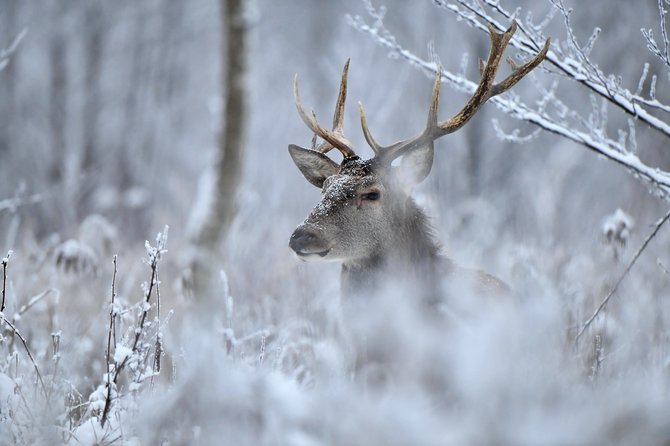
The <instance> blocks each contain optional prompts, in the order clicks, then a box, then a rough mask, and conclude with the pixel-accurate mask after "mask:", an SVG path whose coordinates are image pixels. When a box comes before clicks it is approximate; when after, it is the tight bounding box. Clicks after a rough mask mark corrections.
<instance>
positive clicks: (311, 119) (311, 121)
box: [293, 60, 356, 158]
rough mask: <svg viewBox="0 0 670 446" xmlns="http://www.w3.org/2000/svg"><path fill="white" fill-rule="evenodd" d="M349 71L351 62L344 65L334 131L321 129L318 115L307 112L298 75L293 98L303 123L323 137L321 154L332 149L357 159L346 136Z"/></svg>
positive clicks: (346, 156)
mask: <svg viewBox="0 0 670 446" xmlns="http://www.w3.org/2000/svg"><path fill="white" fill-rule="evenodd" d="M348 71H349V60H347V63H346V64H344V69H343V70H342V80H341V81H340V93H339V94H338V96H337V103H336V104H335V113H334V115H333V130H332V131H329V130H326V129H324V128H323V127H321V126H320V125H319V123H318V121H317V120H316V115H315V114H314V112H313V111H312V114H311V115H308V114H307V113H306V112H305V108H304V107H303V105H302V102H301V101H300V95H299V94H298V75H297V74H296V76H295V80H294V82H293V96H294V98H295V105H296V107H297V108H298V114H299V115H300V117H301V118H302V120H303V122H304V123H305V125H306V126H307V127H309V129H310V130H311V131H313V132H314V134H316V135H318V136H319V137H321V138H322V139H323V140H324V142H323V143H322V144H321V145H320V146H319V147H318V148H317V149H316V150H318V151H319V152H321V153H328V152H329V151H330V150H332V149H337V150H339V151H340V152H341V153H342V155H343V156H344V157H345V158H351V157H355V156H356V153H354V150H353V149H352V147H351V143H350V142H349V141H348V140H347V138H346V137H345V136H344V134H343V131H344V102H345V101H346V99H347V73H348Z"/></svg>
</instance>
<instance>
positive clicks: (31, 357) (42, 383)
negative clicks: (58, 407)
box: [2, 317, 49, 403]
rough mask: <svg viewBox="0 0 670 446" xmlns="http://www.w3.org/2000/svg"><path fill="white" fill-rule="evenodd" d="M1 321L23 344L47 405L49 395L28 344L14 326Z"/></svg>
mask: <svg viewBox="0 0 670 446" xmlns="http://www.w3.org/2000/svg"><path fill="white" fill-rule="evenodd" d="M2 321H3V322H4V323H5V324H7V325H8V326H9V328H11V329H12V331H13V332H14V334H15V335H16V336H17V337H18V338H19V339H20V340H21V343H23V348H25V350H26V353H27V354H28V358H30V362H32V363H33V367H34V368H35V373H36V374H37V378H38V379H39V381H40V384H41V385H42V391H43V392H44V397H45V398H47V403H48V400H49V393H48V392H47V386H46V385H44V380H43V379H42V374H41V373H40V369H39V368H38V367H37V363H36V362H35V358H34V357H33V354H32V353H30V349H29V348H28V342H27V341H26V338H24V337H23V335H22V334H21V332H20V331H19V330H17V329H16V326H14V324H12V323H11V322H9V321H8V320H7V319H6V318H4V317H3V318H2Z"/></svg>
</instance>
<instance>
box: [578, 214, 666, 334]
mask: <svg viewBox="0 0 670 446" xmlns="http://www.w3.org/2000/svg"><path fill="white" fill-rule="evenodd" d="M668 219H670V210H668V212H666V214H665V215H664V216H663V218H661V219H660V220H659V221H657V222H656V225H655V226H654V229H653V231H651V234H649V236H647V238H646V239H645V240H644V242H643V243H642V246H640V248H639V249H638V250H637V252H636V253H635V255H634V256H633V259H632V260H631V261H630V263H629V264H628V266H627V267H626V269H625V270H624V272H623V274H621V276H620V277H619V280H617V282H616V284H614V287H613V288H612V290H611V291H610V292H609V293H608V294H607V296H606V297H605V298H604V299H603V301H602V302H600V305H598V308H596V310H595V311H594V312H593V314H592V315H591V317H590V318H588V319H587V320H586V322H584V324H583V325H582V328H580V329H579V332H578V333H577V336H575V345H577V343H578V342H579V338H580V337H581V336H582V334H584V331H586V329H587V328H589V326H590V325H591V324H592V323H593V321H594V320H595V318H596V317H597V316H598V315H599V314H600V312H601V311H602V310H603V309H604V308H605V306H606V305H607V303H608V302H609V300H610V298H611V297H612V296H613V295H614V293H615V292H616V290H617V289H618V288H619V285H621V282H623V279H625V278H626V276H627V275H628V273H629V272H630V270H631V269H632V268H633V265H635V262H637V259H638V258H639V257H640V255H642V252H644V250H645V249H646V248H647V245H649V242H650V241H651V240H652V239H653V238H654V237H655V236H656V234H657V233H658V231H659V229H661V226H663V225H664V224H665V222H666V221H668Z"/></svg>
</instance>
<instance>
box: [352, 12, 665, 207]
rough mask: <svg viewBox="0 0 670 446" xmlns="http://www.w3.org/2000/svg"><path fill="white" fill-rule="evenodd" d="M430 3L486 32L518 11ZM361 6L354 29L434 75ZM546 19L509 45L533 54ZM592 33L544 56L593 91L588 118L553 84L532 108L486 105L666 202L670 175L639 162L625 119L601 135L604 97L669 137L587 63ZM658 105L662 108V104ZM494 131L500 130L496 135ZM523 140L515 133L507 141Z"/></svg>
mask: <svg viewBox="0 0 670 446" xmlns="http://www.w3.org/2000/svg"><path fill="white" fill-rule="evenodd" d="M550 1H551V3H552V4H553V5H554V6H555V9H556V10H557V11H558V12H560V13H561V14H562V15H563V18H564V21H565V23H566V25H568V26H569V24H570V21H569V14H570V11H569V10H567V9H565V7H564V6H563V3H562V1H561V0H550ZM434 3H435V4H436V5H437V6H439V7H441V8H444V9H446V10H448V11H450V12H453V13H455V14H457V15H458V17H459V18H460V19H462V20H463V21H465V22H466V23H467V24H468V25H470V26H472V27H474V28H476V29H479V30H482V31H486V32H488V27H489V26H491V27H492V28H494V29H496V30H504V29H506V26H504V25H503V24H501V23H499V22H498V21H497V20H495V18H494V17H493V15H492V14H493V13H495V14H498V15H501V16H502V17H503V18H504V19H505V20H507V21H508V20H516V19H517V18H518V16H519V15H520V13H521V11H520V10H518V9H517V10H516V11H514V12H513V13H511V12H509V11H507V10H505V9H503V8H502V6H501V5H500V3H499V1H497V0H481V1H466V0H458V1H456V2H448V1H443V0H435V1H434ZM364 4H365V5H366V9H367V12H368V14H369V16H370V20H371V23H368V22H367V21H366V19H364V18H362V17H360V16H355V17H351V16H350V17H348V20H349V23H350V24H351V25H352V26H353V27H354V28H356V29H357V30H359V31H361V32H363V33H366V34H368V35H369V36H370V37H371V38H372V39H373V40H374V41H375V42H376V43H378V44H379V45H381V46H382V47H384V48H386V49H387V50H389V51H390V53H392V54H393V55H394V56H397V57H399V58H401V59H403V60H405V61H407V62H408V63H410V64H411V65H413V66H415V67H417V68H420V69H422V70H423V71H425V72H426V73H427V74H432V73H434V72H435V69H436V64H435V63H434V62H432V61H429V60H427V59H424V58H421V57H419V56H417V55H416V54H414V53H412V52H411V51H409V50H408V49H406V48H404V47H403V46H402V45H401V44H400V43H398V41H397V39H396V38H395V37H394V36H393V34H392V33H391V32H390V31H389V30H388V29H387V28H386V27H385V25H384V22H383V18H384V14H385V10H384V8H383V7H380V8H375V7H374V6H373V5H372V4H371V3H370V1H369V0H364ZM482 5H486V6H488V7H489V8H490V10H491V11H492V13H487V11H486V10H485V9H484V7H483V6H482ZM553 14H555V12H554V13H553ZM551 17H552V16H551V14H550V15H549V16H548V17H547V18H545V19H544V20H543V21H541V22H540V23H534V22H533V21H532V18H531V17H530V16H528V17H527V18H526V19H525V20H524V21H519V22H518V29H519V30H520V33H518V36H514V38H513V39H512V40H511V43H510V44H511V45H512V46H513V47H515V48H516V49H518V50H520V51H521V52H522V53H523V54H524V55H526V56H529V55H533V54H535V53H536V52H537V51H538V49H539V48H541V46H542V44H543V42H544V40H545V39H546V36H545V35H544V34H543V28H544V27H545V26H546V25H547V24H548V22H549V21H550V20H551ZM597 34H598V33H597V32H594V33H593V35H592V37H591V39H589V42H588V43H587V45H585V46H583V47H580V46H579V45H578V44H577V40H576V38H575V37H574V35H573V33H572V31H571V30H569V31H568V39H567V43H566V44H565V45H564V46H565V47H566V48H567V49H566V50H564V49H563V48H561V45H552V48H551V50H550V51H549V52H548V53H547V57H546V58H547V60H548V61H549V62H550V64H551V65H553V66H554V67H556V68H558V69H559V73H560V74H562V77H568V78H570V79H573V80H575V81H577V82H579V83H580V84H582V85H584V86H586V87H587V88H589V90H591V91H592V92H593V94H594V95H593V96H592V98H591V109H590V113H589V114H588V115H587V116H583V115H582V114H581V113H579V112H577V111H576V110H573V109H571V108H570V107H568V106H566V105H565V104H564V103H563V102H562V101H561V100H560V99H559V98H558V97H557V96H556V94H555V89H556V86H555V84H554V85H552V87H551V88H549V89H543V88H541V92H542V93H543V94H542V97H541V98H540V99H539V100H538V101H537V103H536V104H535V106H530V105H528V104H526V103H524V102H523V101H522V100H521V99H520V98H519V97H518V96H516V95H515V94H514V92H509V93H507V94H504V95H500V96H496V97H493V98H491V99H490V102H492V103H493V104H495V105H496V107H498V109H500V110H501V111H503V112H504V113H506V114H508V115H510V116H511V117H513V118H515V119H518V120H521V121H525V122H528V123H530V124H533V125H534V126H537V127H539V128H541V129H543V130H546V131H549V132H551V133H555V134H557V135H560V136H562V137H564V138H566V139H569V140H571V141H574V142H577V143H579V144H581V145H583V146H585V147H587V148H589V149H590V150H593V151H594V152H596V153H598V154H600V155H602V156H604V157H606V158H608V159H610V160H612V161H614V162H616V163H618V164H620V165H622V166H624V167H625V168H627V169H628V170H630V171H631V172H632V173H633V174H634V175H635V176H638V177H640V178H643V179H644V180H646V181H647V182H648V183H650V184H651V186H652V189H653V192H654V193H655V194H656V195H658V196H660V197H663V198H665V199H668V198H670V173H668V172H665V171H662V170H659V169H658V168H655V167H651V166H649V165H647V164H645V163H644V162H642V161H641V160H640V159H639V157H638V156H637V154H636V145H637V144H636V141H635V126H634V121H633V120H632V119H631V120H629V121H628V126H627V128H625V129H619V130H618V131H617V137H616V138H613V137H610V136H608V134H607V131H606V127H607V126H606V124H607V113H606V106H605V104H600V103H599V102H598V101H597V100H596V99H597V97H598V96H600V97H602V98H604V100H606V101H607V102H608V103H613V104H615V105H617V106H618V107H620V108H621V109H622V110H623V111H624V112H625V113H627V114H629V115H631V118H635V119H639V120H642V121H644V122H645V123H646V124H648V125H649V126H651V127H652V128H654V129H656V130H658V131H659V132H661V133H663V134H665V135H667V136H670V125H669V124H668V123H665V122H664V121H662V120H660V119H658V118H656V117H654V116H652V115H651V114H649V113H648V112H647V111H646V110H645V109H644V108H643V107H642V105H645V104H644V101H643V100H641V98H640V97H639V96H637V95H635V94H633V93H631V92H630V91H629V90H627V89H625V88H623V87H622V86H621V83H620V81H619V80H618V79H617V78H616V77H615V76H612V75H609V76H606V75H604V74H603V73H602V72H601V71H600V70H599V69H598V67H597V65H595V64H594V63H592V62H591V61H590V59H589V54H590V49H591V48H592V47H593V45H594V43H595V40H596V37H597ZM461 71H462V70H461ZM532 76H533V75H532V74H531V77H532ZM442 80H443V82H446V83H447V84H448V85H450V86H451V87H452V88H454V89H455V90H457V91H461V92H464V93H469V94H472V93H473V92H474V91H475V88H476V87H477V83H476V82H474V81H471V80H469V79H467V78H466V77H465V75H464V74H463V73H457V72H454V71H449V70H445V69H443V70H442ZM642 83H644V82H642ZM537 84H539V83H537ZM649 101H651V102H650V103H654V102H653V101H656V99H655V98H653V96H652V97H651V99H649ZM659 104H660V103H659ZM662 107H667V106H665V105H662ZM668 110H670V108H668ZM499 133H503V132H502V131H500V132H499ZM523 138H524V137H520V136H518V134H516V135H515V134H514V133H512V135H510V136H509V137H508V139H510V140H519V139H523Z"/></svg>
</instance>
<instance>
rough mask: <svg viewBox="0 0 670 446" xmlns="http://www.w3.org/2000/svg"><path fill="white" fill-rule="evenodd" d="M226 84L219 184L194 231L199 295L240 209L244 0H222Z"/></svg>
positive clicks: (217, 167) (217, 166) (213, 271)
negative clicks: (198, 225) (238, 195)
mask: <svg viewBox="0 0 670 446" xmlns="http://www.w3.org/2000/svg"><path fill="white" fill-rule="evenodd" d="M221 14H222V23H223V30H222V48H223V51H224V54H225V56H224V58H223V59H222V61H223V67H222V77H223V79H222V83H223V87H224V88H223V91H222V95H223V97H224V104H225V105H224V110H223V122H222V129H221V133H220V135H219V142H218V153H217V159H216V161H215V166H214V185H213V188H212V189H213V190H211V191H210V192H211V193H212V196H211V197H208V198H209V199H208V206H209V208H208V209H207V211H206V214H205V216H204V219H203V220H202V223H201V225H200V227H199V228H196V229H195V231H194V233H193V234H192V236H191V237H192V242H193V244H194V245H195V248H196V259H195V261H194V262H193V263H192V272H193V278H192V280H193V286H194V292H195V294H196V296H201V295H202V294H204V293H207V292H208V290H209V289H210V287H211V285H212V284H213V283H214V282H213V281H214V279H215V277H216V273H217V272H218V269H219V268H218V267H217V266H216V264H217V262H216V259H217V256H216V253H217V252H218V251H219V249H220V245H221V242H222V241H223V240H224V239H225V237H226V235H227V234H228V231H229V229H230V226H231V224H232V223H233V220H234V219H235V216H236V214H237V206H238V205H237V192H238V189H239V185H240V181H241V178H242V161H243V148H244V128H245V124H246V100H245V96H246V89H245V76H246V65H247V61H246V57H247V54H246V53H247V35H246V34H247V24H246V22H245V18H244V0H221Z"/></svg>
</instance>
